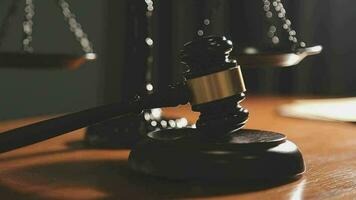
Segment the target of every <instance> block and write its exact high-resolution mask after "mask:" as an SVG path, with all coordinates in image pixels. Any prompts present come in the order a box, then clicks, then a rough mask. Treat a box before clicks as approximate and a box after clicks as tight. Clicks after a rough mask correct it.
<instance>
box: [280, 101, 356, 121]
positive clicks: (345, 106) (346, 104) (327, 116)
mask: <svg viewBox="0 0 356 200" xmlns="http://www.w3.org/2000/svg"><path fill="white" fill-rule="evenodd" d="M278 112H279V113H280V114H281V115H282V116H286V117H296V118H303V119H313V120H325V121H343V122H356V97H349V98H332V99H306V100H295V101H294V102H292V103H290V104H286V105H282V106H280V107H279V108H278Z"/></svg>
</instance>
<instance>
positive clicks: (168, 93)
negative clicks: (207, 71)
mask: <svg viewBox="0 0 356 200" xmlns="http://www.w3.org/2000/svg"><path fill="white" fill-rule="evenodd" d="M188 100H189V94H188V93H187V88H186V85H185V84H184V83H183V84H177V85H171V86H168V88H167V90H165V92H163V93H156V94H150V95H147V96H145V97H144V98H140V97H139V96H137V97H136V99H135V100H133V101H131V102H126V103H114V104H109V105H104V106H99V107H96V108H91V109H88V110H84V111H80V112H76V113H72V114H68V115H64V116H60V117H56V118H52V119H48V120H44V121H40V122H37V123H34V124H30V125H27V126H23V127H19V128H16V129H12V130H9V131H5V132H3V133H0V153H4V152H7V151H11V150H14V149H17V148H20V147H24V146H27V145H31V144H34V143H37V142H41V141H44V140H47V139H50V138H53V137H57V136H59V135H62V134H65V133H68V132H71V131H74V130H77V129H80V128H83V127H86V126H89V125H92V124H95V123H98V122H101V121H105V120H108V119H111V118H114V117H118V116H121V115H124V114H128V113H140V112H142V110H143V109H151V108H158V107H168V106H177V105H179V104H186V103H187V102H188Z"/></svg>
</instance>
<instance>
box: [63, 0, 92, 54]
mask: <svg viewBox="0 0 356 200" xmlns="http://www.w3.org/2000/svg"><path fill="white" fill-rule="evenodd" d="M57 1H58V5H59V6H60V7H61V9H62V13H63V16H64V19H65V20H66V21H67V22H68V25H69V28H70V31H71V32H72V33H73V34H74V35H75V37H76V38H77V40H78V41H79V43H80V45H81V47H82V50H83V51H84V52H85V53H93V52H94V49H93V46H92V43H91V42H90V41H89V39H88V35H87V34H86V33H85V32H84V31H83V28H82V26H81V24H80V23H79V22H78V21H77V19H76V16H75V14H74V13H72V11H71V10H70V7H69V4H68V3H67V2H66V1H65V0H57Z"/></svg>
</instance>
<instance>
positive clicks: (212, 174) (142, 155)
mask: <svg viewBox="0 0 356 200" xmlns="http://www.w3.org/2000/svg"><path fill="white" fill-rule="evenodd" d="M57 2H58V6H59V7H60V8H61V9H62V13H63V15H64V18H65V20H67V21H68V23H69V27H70V30H71V31H72V32H73V33H74V35H75V37H76V38H77V40H78V41H79V43H80V45H81V46H82V50H83V52H84V55H80V56H78V55H63V54H61V55H59V54H51V55H49V54H37V53H35V51H34V50H33V48H32V47H31V41H32V36H31V33H32V25H33V21H32V17H33V16H34V13H35V12H34V2H33V0H26V8H25V21H24V23H23V26H24V38H23V52H15V53H13V52H12V53H11V52H0V66H1V67H42V68H46V67H47V68H49V67H68V68H75V67H78V66H79V65H80V64H83V63H84V62H86V61H89V60H94V59H95V58H96V54H95V53H94V50H93V47H92V45H91V42H90V41H89V40H88V37H87V35H86V34H85V33H84V31H83V29H82V27H81V25H80V24H79V22H78V21H77V20H76V18H75V15H74V14H73V13H72V12H71V10H70V7H69V4H68V3H67V2H66V1H65V0H58V1H57ZM145 2H146V3H147V4H148V5H151V6H152V4H153V2H152V1H145ZM18 3H19V1H13V4H12V6H11V9H9V13H8V15H7V17H6V18H5V21H4V22H3V24H2V26H1V28H2V29H1V34H0V35H3V33H4V30H5V28H6V26H7V23H8V21H10V19H11V16H12V15H13V14H14V13H15V10H16V7H17V6H18ZM261 5H262V7H263V9H264V11H265V14H266V18H268V19H269V18H272V17H275V18H276V19H277V20H279V21H280V24H281V27H278V28H281V29H283V30H285V31H286V32H287V33H288V35H289V38H288V40H289V41H290V44H291V45H290V48H289V49H287V50H283V51H268V50H266V51H259V50H258V49H257V48H256V49H254V51H253V52H247V53H246V52H245V53H240V54H238V55H230V53H231V51H232V49H233V44H232V42H231V41H230V40H229V39H227V38H226V37H225V36H220V35H204V32H203V31H202V30H200V31H198V36H197V37H196V38H195V39H194V40H192V41H190V42H188V43H186V44H185V45H184V47H183V49H182V51H181V54H180V58H181V62H182V63H183V64H184V65H185V66H186V70H185V72H184V73H183V74H182V76H183V80H184V81H183V82H181V83H178V84H173V85H167V86H166V88H165V89H163V90H161V91H159V92H151V93H149V92H147V93H144V94H138V95H137V96H136V97H135V98H133V99H131V100H127V101H125V102H117V103H113V104H109V105H103V106H99V107H96V108H91V109H88V110H84V111H80V112H76V113H72V114H68V115H64V116H61V117H57V118H53V119H49V120H45V121H41V122H37V123H34V124H31V125H27V126H24V127H20V128H16V129H13V130H9V131H6V132H3V133H1V134H0V152H7V151H11V150H15V149H17V148H20V147H24V146H27V145H31V144H34V143H36V142H40V141H43V140H47V139H50V138H53V137H56V136H59V135H62V134H65V133H68V132H70V131H73V130H76V129H79V128H82V127H87V126H92V125H94V124H97V123H99V122H103V123H104V124H105V121H108V120H110V119H113V118H118V117H120V118H118V120H117V121H119V122H121V126H123V127H125V125H128V124H129V123H127V122H128V120H142V121H145V120H144V117H142V116H143V114H142V113H147V112H151V111H152V110H151V109H154V108H161V107H174V106H177V105H180V104H187V103H190V104H191V106H192V110H193V111H197V112H200V116H199V119H198V121H197V122H196V125H194V126H185V127H181V128H172V127H160V128H159V129H156V130H153V131H147V132H145V133H144V134H142V135H139V136H137V135H135V134H134V133H133V134H132V135H127V134H126V135H125V136H121V137H122V140H124V141H126V140H127V141H130V145H131V143H134V144H133V145H132V151H131V153H130V156H129V165H130V167H131V169H133V170H134V171H136V172H138V173H144V174H147V175H153V176H158V177H165V178H169V179H179V180H227V179H233V180H234V179H241V180H245V179H290V178H296V177H300V176H301V175H302V174H303V173H304V172H305V164H304V160H303V156H302V154H301V152H300V150H299V149H298V147H297V145H296V144H294V143H293V142H292V141H289V140H287V138H286V136H285V135H283V134H282V133H275V132H271V131H266V130H251V129H244V128H243V127H244V125H245V123H247V121H248V118H249V112H248V110H247V109H245V108H243V107H242V106H241V105H240V102H242V101H243V100H244V99H245V92H246V87H245V84H244V80H243V73H242V71H241V69H240V65H241V66H243V67H245V66H250V67H259V66H270V67H289V66H293V65H296V64H298V63H299V62H301V61H302V60H303V59H304V58H305V57H307V56H310V55H315V54H319V53H320V52H321V50H322V47H321V46H312V47H307V45H306V44H305V43H304V42H301V41H300V40H298V39H297V36H296V31H295V30H293V29H292V25H291V21H290V20H289V19H288V18H287V16H286V10H285V8H284V6H283V4H282V1H281V0H271V1H270V0H263V1H262V4H261ZM151 12H152V10H151ZM210 17H212V16H210ZM270 27H272V28H270V30H269V33H271V32H272V34H267V36H268V37H270V38H271V42H272V43H278V40H279V37H278V36H277V35H276V29H277V25H273V26H270ZM0 39H1V37H0ZM0 41H1V40H0ZM240 52H244V51H240ZM233 57H236V58H237V59H234V58H233ZM162 97H164V98H162ZM128 114H130V116H135V117H134V118H132V117H130V118H128V117H125V116H127V115H128ZM122 116H123V117H122ZM119 122H118V123H119ZM104 134H105V133H104ZM91 136H92V135H90V134H89V133H87V138H90V137H91ZM119 136H120V135H119ZM124 137H131V140H128V139H127V138H124ZM87 138H86V139H87ZM118 138H119V139H120V137H116V138H115V139H118ZM132 138H133V139H132ZM114 143H115V141H114Z"/></svg>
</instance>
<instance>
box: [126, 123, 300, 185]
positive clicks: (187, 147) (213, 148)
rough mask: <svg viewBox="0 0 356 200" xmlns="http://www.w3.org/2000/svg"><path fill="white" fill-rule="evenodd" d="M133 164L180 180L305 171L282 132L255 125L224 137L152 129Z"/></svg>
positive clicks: (275, 175)
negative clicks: (252, 127)
mask: <svg viewBox="0 0 356 200" xmlns="http://www.w3.org/2000/svg"><path fill="white" fill-rule="evenodd" d="M215 135H216V134H215ZM225 135H226V134H225ZM129 165H130V167H131V168H132V169H133V170H135V171H138V172H141V173H144V174H148V175H153V176H159V177H165V178H169V179H177V180H186V179H189V180H228V179H284V178H288V179H289V178H295V177H298V176H300V175H301V174H303V173H304V171H305V166H304V161H303V157H302V154H301V152H300V151H299V150H298V147H297V146H296V145H295V144H294V143H292V142H291V141H288V140H286V137H285V136H284V135H283V134H279V133H274V132H268V131H260V130H250V129H241V130H238V131H232V132H231V133H229V134H228V135H227V136H224V137H221V138H218V137H216V138H212V137H207V136H206V133H203V132H201V131H199V129H193V128H185V129H174V130H173V129H170V130H160V131H156V132H151V133H149V134H147V136H146V137H145V138H144V139H143V140H142V141H141V142H139V143H138V144H137V145H136V146H135V147H134V148H133V149H132V151H131V153H130V156H129Z"/></svg>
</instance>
